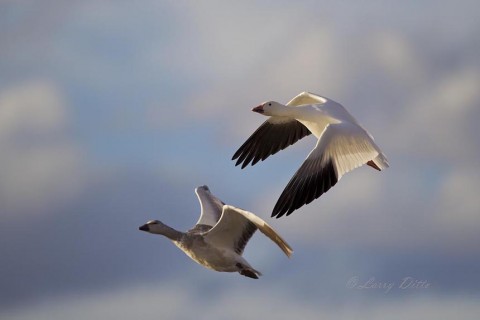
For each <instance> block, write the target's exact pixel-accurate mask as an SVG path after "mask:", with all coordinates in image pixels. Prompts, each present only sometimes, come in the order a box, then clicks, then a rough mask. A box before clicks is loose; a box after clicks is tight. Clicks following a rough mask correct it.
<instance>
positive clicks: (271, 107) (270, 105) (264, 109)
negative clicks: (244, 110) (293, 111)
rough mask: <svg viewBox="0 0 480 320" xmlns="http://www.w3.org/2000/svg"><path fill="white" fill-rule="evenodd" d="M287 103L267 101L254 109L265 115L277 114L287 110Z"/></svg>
mask: <svg viewBox="0 0 480 320" xmlns="http://www.w3.org/2000/svg"><path fill="white" fill-rule="evenodd" d="M285 109H286V108H285V105H283V104H281V103H278V102H276V101H267V102H264V103H262V104H261V105H259V106H258V107H255V108H253V109H252V111H254V112H258V113H260V114H263V115H264V116H276V115H280V114H282V113H283V112H285Z"/></svg>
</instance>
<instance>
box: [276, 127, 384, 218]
mask: <svg viewBox="0 0 480 320" xmlns="http://www.w3.org/2000/svg"><path fill="white" fill-rule="evenodd" d="M379 158H382V159H383V160H384V161H383V163H382V164H381V166H380V168H386V167H388V162H386V159H385V157H384V155H383V154H382V153H381V151H380V149H379V148H378V147H377V145H376V144H375V143H374V142H373V139H372V138H371V136H370V135H369V134H368V133H367V132H366V131H365V130H364V129H363V128H362V127H360V126H359V125H357V124H354V123H348V122H342V123H337V124H330V125H328V126H327V127H326V128H325V130H324V132H323V134H322V135H321V136H320V139H319V140H318V141H317V145H316V146H315V148H314V149H313V150H312V151H311V152H310V154H309V155H308V157H307V158H306V159H305V161H304V163H303V164H302V166H301V167H300V168H299V169H298V170H297V172H296V173H295V174H294V176H293V177H292V179H291V180H290V181H289V182H288V184H287V186H286V187H285V189H284V190H283V192H282V194H281V195H280V197H279V199H278V201H277V203H276V204H275V207H274V209H273V212H272V217H273V216H276V217H277V218H279V217H281V216H283V215H284V214H287V215H289V214H290V213H292V212H293V211H294V210H296V209H298V208H300V207H302V206H303V205H305V204H308V203H310V202H312V201H313V200H314V199H316V198H318V197H320V196H321V195H322V194H323V193H325V192H327V191H328V190H329V189H330V188H331V187H333V186H334V185H335V184H336V183H337V181H338V180H340V178H341V177H342V176H343V175H344V174H345V173H347V172H349V171H351V170H353V169H355V168H357V167H359V166H361V165H363V164H366V163H367V162H369V161H374V162H375V163H377V160H378V159H379Z"/></svg>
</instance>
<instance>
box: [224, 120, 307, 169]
mask: <svg viewBox="0 0 480 320" xmlns="http://www.w3.org/2000/svg"><path fill="white" fill-rule="evenodd" d="M309 134H311V132H310V131H309V130H308V129H307V127H305V126H304V125H303V124H301V123H300V122H298V121H297V120H295V119H290V118H286V117H270V118H268V120H267V121H265V122H264V123H263V124H262V125H261V126H260V127H258V129H257V130H255V132H254V133H253V134H252V135H251V136H250V137H249V138H248V139H247V141H245V143H244V144H243V145H242V146H241V147H240V148H239V149H238V150H237V152H235V154H234V155H233V157H232V160H235V159H237V158H238V160H237V162H236V163H235V165H236V166H238V165H239V164H242V169H243V168H245V167H246V166H248V164H249V163H250V162H251V163H252V166H253V165H255V164H256V163H257V162H258V161H260V160H262V161H263V160H265V159H267V158H268V157H269V156H271V155H272V154H275V153H277V152H278V151H280V150H283V149H285V148H286V147H288V146H290V145H292V144H294V143H295V142H297V141H298V140H300V139H302V138H303V137H305V136H308V135H309Z"/></svg>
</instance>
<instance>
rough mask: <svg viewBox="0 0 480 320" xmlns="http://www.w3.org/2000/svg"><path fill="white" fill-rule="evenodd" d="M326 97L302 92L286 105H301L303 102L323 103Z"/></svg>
mask: <svg viewBox="0 0 480 320" xmlns="http://www.w3.org/2000/svg"><path fill="white" fill-rule="evenodd" d="M325 102H327V99H326V98H324V97H321V96H319V95H317V94H314V93H311V92H306V91H304V92H302V93H300V94H299V95H297V96H296V97H294V98H293V99H292V100H290V101H289V102H288V103H287V106H294V107H297V106H301V105H304V104H323V103H325Z"/></svg>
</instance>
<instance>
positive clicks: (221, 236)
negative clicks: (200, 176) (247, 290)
mask: <svg viewBox="0 0 480 320" xmlns="http://www.w3.org/2000/svg"><path fill="white" fill-rule="evenodd" d="M195 193H196V194H197V197H198V200H199V202H200V208H201V212H200V218H199V219H198V221H197V223H196V225H195V226H194V227H193V228H192V229H190V230H188V231H187V232H180V231H177V230H175V229H173V228H170V227H169V226H167V225H165V224H163V223H162V222H160V221H158V220H151V221H148V222H147V223H146V224H144V225H143V226H141V227H140V228H139V229H140V230H142V231H146V232H149V233H154V234H161V235H164V236H166V237H167V238H169V239H170V240H172V241H173V243H174V244H175V245H176V246H177V247H178V248H180V250H182V251H183V252H185V253H186V254H187V256H189V257H190V258H191V259H192V260H194V261H195V262H197V263H198V264H201V265H202V266H204V267H206V268H209V269H213V270H216V271H221V272H238V273H240V274H241V275H244V276H246V277H249V278H254V279H258V276H260V275H261V273H260V272H259V271H257V270H255V269H254V268H253V267H252V266H251V265H250V264H249V263H248V262H247V261H246V260H245V259H244V258H243V257H242V253H243V249H244V248H245V246H246V245H247V242H248V240H250V238H251V237H252V235H253V234H254V233H255V231H256V230H257V229H259V230H260V231H261V232H262V233H263V234H265V235H266V236H267V237H269V238H270V239H271V240H272V241H273V242H275V243H276V244H277V245H278V246H279V247H280V249H282V251H283V252H284V253H285V254H286V255H287V256H288V257H290V255H291V254H292V252H293V250H292V248H291V247H290V246H289V245H288V244H287V242H285V240H283V239H282V237H280V235H279V234H278V233H276V232H275V230H273V229H272V228H271V227H270V226H269V225H268V224H267V223H266V222H265V221H263V220H262V219H260V218H259V217H257V216H256V215H254V214H253V213H251V212H248V211H245V210H242V209H239V208H236V207H234V206H230V205H226V204H225V203H223V202H222V201H221V200H219V199H218V198H217V197H215V196H214V195H213V194H212V193H211V192H210V190H209V189H208V187H207V186H201V187H198V188H196V189H195Z"/></svg>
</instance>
